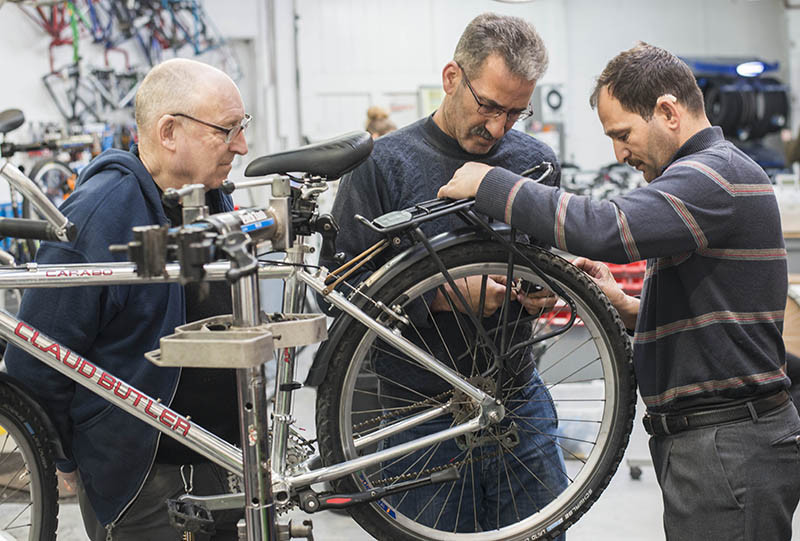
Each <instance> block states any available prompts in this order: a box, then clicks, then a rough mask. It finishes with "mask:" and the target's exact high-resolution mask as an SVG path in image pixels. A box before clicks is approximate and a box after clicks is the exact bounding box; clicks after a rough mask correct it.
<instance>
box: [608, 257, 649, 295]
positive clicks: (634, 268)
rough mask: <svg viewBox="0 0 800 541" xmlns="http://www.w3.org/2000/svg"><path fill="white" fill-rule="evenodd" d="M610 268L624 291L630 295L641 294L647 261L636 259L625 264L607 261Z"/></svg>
mask: <svg viewBox="0 0 800 541" xmlns="http://www.w3.org/2000/svg"><path fill="white" fill-rule="evenodd" d="M606 265H608V270H610V271H611V274H613V275H614V279H615V280H616V281H617V283H618V284H619V286H620V287H621V288H622V291H624V292H625V293H627V294H628V295H641V294H642V284H643V282H644V271H645V269H646V268H647V261H645V260H642V261H634V262H633V263H626V264H624V265H616V264H614V263H606Z"/></svg>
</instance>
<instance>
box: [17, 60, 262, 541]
mask: <svg viewBox="0 0 800 541" xmlns="http://www.w3.org/2000/svg"><path fill="white" fill-rule="evenodd" d="M249 121H250V117H249V115H247V114H245V112H244V105H243V103H242V98H241V95H240V94H239V90H238V89H237V87H236V84H235V83H234V82H233V81H232V80H231V79H230V77H228V76H227V75H226V74H225V73H223V72H222V71H220V70H218V69H216V68H213V67H211V66H208V65H206V64H203V63H200V62H196V61H193V60H187V59H173V60H169V61H166V62H164V63H162V64H160V65H158V66H156V67H155V68H153V69H152V70H151V71H150V73H149V74H148V75H147V76H146V77H145V79H144V80H143V81H142V84H141V86H140V88H139V91H138V93H137V96H136V125H137V128H138V132H139V145H138V147H136V146H134V147H133V148H132V149H131V151H130V152H125V151H122V150H115V149H112V150H108V151H106V152H104V153H103V154H101V155H100V156H98V157H97V158H96V159H95V160H94V161H93V162H92V163H91V164H89V166H87V167H86V169H85V170H84V171H83V172H82V173H81V176H80V178H79V179H78V187H77V189H76V190H75V192H74V193H73V194H72V195H71V196H70V197H69V199H67V200H66V201H65V202H64V204H63V205H62V207H61V210H62V212H63V213H64V214H65V215H66V216H67V217H68V218H69V219H70V220H71V221H72V222H73V223H75V224H76V225H77V227H78V234H77V236H76V238H75V240H74V241H72V242H70V243H69V244H58V243H48V242H45V243H42V245H41V247H40V248H39V253H38V254H37V261H38V262H39V263H58V264H66V263H93V262H102V261H114V260H118V259H119V258H120V257H121V256H119V255H112V254H111V253H110V251H109V249H108V247H109V245H112V244H120V243H127V242H128V241H130V240H132V232H131V229H132V228H133V227H134V226H141V225H151V224H159V225H163V224H170V225H179V224H180V223H181V211H180V209H179V208H178V209H170V208H165V207H164V205H163V204H162V202H161V194H162V193H163V191H164V190H166V189H167V188H177V187H180V186H182V185H184V184H189V183H192V184H196V183H201V184H203V185H204V186H205V187H206V190H207V191H206V201H207V204H208V205H209V207H210V208H211V210H212V212H222V211H227V210H232V208H233V205H232V202H231V199H230V197H229V196H227V195H224V194H223V193H222V192H221V191H220V190H219V187H220V185H221V184H222V182H223V181H224V180H225V179H226V178H227V176H228V173H229V172H230V169H231V162H232V161H233V159H234V157H235V156H236V155H237V154H239V155H243V154H246V153H247V143H246V141H245V138H244V129H245V128H246V127H247V124H248V122H249ZM219 285H220V286H223V287H224V284H219ZM198 293H199V292H198V291H197V289H194V288H193V286H186V287H185V288H184V287H183V286H181V285H179V284H151V285H134V286H130V285H117V286H105V287H80V288H61V289H32V290H28V291H27V292H26V293H25V296H24V298H23V302H22V308H21V310H20V318H21V319H22V320H24V321H26V322H27V323H29V324H31V325H33V326H34V327H36V328H37V329H39V330H41V331H42V332H43V333H45V334H46V335H48V336H50V337H51V338H53V339H54V340H56V341H58V342H60V343H61V344H64V345H66V346H67V347H69V348H70V349H71V350H72V351H73V352H74V353H76V354H78V355H81V356H83V357H85V358H87V359H89V360H91V361H93V362H94V363H96V364H97V365H98V366H99V367H101V368H103V369H106V370H108V371H109V373H111V374H114V375H115V376H116V377H118V378H120V379H121V380H124V381H125V382H127V383H129V384H130V385H131V386H133V387H135V388H137V389H140V390H141V391H142V392H144V393H147V394H148V395H150V396H152V397H154V398H160V399H161V400H162V401H163V402H164V403H167V404H170V406H171V407H172V408H173V409H175V410H176V411H178V412H180V413H181V414H183V415H191V417H192V420H193V421H194V422H197V423H198V424H200V425H201V426H203V427H205V428H207V429H209V430H211V431H213V432H215V433H217V434H219V435H221V436H222V437H224V438H226V439H228V440H229V441H231V442H234V443H236V442H237V441H238V437H239V434H238V423H237V421H236V419H237V413H236V380H235V373H234V371H233V370H203V369H191V368H184V369H179V368H159V367H156V366H154V365H152V364H151V363H149V362H148V361H146V360H145V358H144V353H145V352H147V351H150V350H153V349H156V348H158V343H159V339H160V338H161V337H162V336H165V335H167V334H170V333H171V332H172V331H173V329H174V328H175V327H176V326H178V325H181V324H183V323H185V322H186V321H192V320H196V319H200V318H202V317H207V316H209V315H213V314H219V313H225V312H228V311H230V294H229V292H227V291H225V290H222V289H215V288H213V287H212V289H211V290H210V294H207V295H199V294H198ZM6 364H7V366H8V370H9V372H10V373H11V374H12V375H14V376H15V377H17V378H19V379H20V380H22V381H24V382H27V383H28V384H29V385H30V387H31V388H32V389H33V390H34V392H35V393H36V394H37V395H38V397H39V399H40V401H41V402H42V404H43V405H44V406H45V408H46V409H47V411H48V413H49V414H50V415H51V417H52V419H53V420H54V422H55V424H56V427H57V428H58V431H59V434H60V437H61V439H62V443H63V447H64V451H65V455H66V460H62V461H60V462H59V463H58V464H57V466H58V469H59V471H60V472H61V475H62V477H63V478H64V479H65V481H66V482H67V483H68V484H70V485H72V486H76V487H77V489H78V495H79V500H80V504H81V511H82V513H83V517H84V523H85V526H86V530H87V533H88V535H89V537H90V538H91V539H92V540H103V539H115V540H117V539H120V540H137V541H138V540H141V539H178V538H179V536H180V534H179V532H177V531H175V530H174V529H172V527H171V526H170V525H169V517H168V514H167V511H166V506H165V500H166V499H168V498H174V497H177V496H178V495H180V494H182V493H183V492H184V491H185V490H186V489H185V486H186V484H190V485H193V491H194V493H195V494H200V495H202V494H213V493H220V492H224V491H225V490H227V488H228V483H227V479H226V473H225V472H224V471H223V470H222V469H221V468H219V467H218V466H216V465H214V464H211V463H210V462H208V461H207V460H205V459H203V458H202V457H200V456H199V455H197V454H195V453H193V452H191V451H188V450H186V449H185V448H183V447H182V446H180V445H179V444H178V443H176V442H174V440H172V439H171V438H161V437H160V435H159V433H158V432H157V431H156V430H155V429H153V428H150V427H148V426H147V425H145V424H144V423H142V422H141V421H139V420H137V419H135V418H134V417H133V416H131V415H130V414H128V413H125V412H123V411H122V410H120V409H119V408H116V407H114V406H111V405H109V404H108V403H107V402H105V401H104V400H103V399H102V398H100V397H98V396H96V395H94V394H92V393H90V392H89V391H87V390H85V389H84V388H83V387H80V386H77V385H76V384H75V383H74V382H72V380H69V379H68V378H66V377H64V376H62V375H60V374H58V373H57V372H55V371H54V370H52V369H51V368H49V367H46V366H45V365H43V364H41V363H38V362H36V361H35V360H34V359H31V358H29V356H28V355H27V354H26V353H23V352H22V351H21V350H19V349H15V348H9V351H8V353H7V355H6ZM120 392H123V390H122V389H120ZM128 392H130V390H129V391H128ZM240 514H241V513H238V512H236V513H229V515H226V514H220V515H219V516H215V518H216V519H218V524H217V531H218V535H217V536H216V537H215V539H223V538H231V539H236V528H235V526H236V521H237V520H238V516H237V515H240Z"/></svg>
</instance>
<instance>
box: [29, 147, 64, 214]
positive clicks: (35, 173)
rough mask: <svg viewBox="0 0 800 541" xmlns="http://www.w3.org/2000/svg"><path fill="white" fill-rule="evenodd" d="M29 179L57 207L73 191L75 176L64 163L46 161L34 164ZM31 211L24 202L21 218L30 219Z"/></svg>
mask: <svg viewBox="0 0 800 541" xmlns="http://www.w3.org/2000/svg"><path fill="white" fill-rule="evenodd" d="M30 177H31V180H33V181H34V182H35V183H36V185H37V186H39V188H41V190H42V191H43V192H44V194H45V195H46V196H47V197H48V198H49V199H50V201H52V202H53V204H54V205H55V206H59V205H60V204H61V203H62V202H63V201H64V199H66V198H67V197H68V196H69V194H71V193H72V191H73V190H74V189H75V178H76V177H77V174H76V173H75V172H74V171H73V170H72V169H71V168H70V166H69V165H67V164H66V163H64V162H60V161H58V160H49V159H48V160H41V161H38V162H36V164H35V165H34V166H33V169H31V175H30ZM31 210H32V209H31V205H30V202H28V201H25V202H24V206H23V210H22V213H23V217H24V218H31V217H32V215H31Z"/></svg>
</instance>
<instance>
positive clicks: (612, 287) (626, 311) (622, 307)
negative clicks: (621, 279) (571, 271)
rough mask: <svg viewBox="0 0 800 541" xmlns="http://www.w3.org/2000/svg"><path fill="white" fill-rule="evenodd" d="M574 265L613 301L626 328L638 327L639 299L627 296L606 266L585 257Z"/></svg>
mask: <svg viewBox="0 0 800 541" xmlns="http://www.w3.org/2000/svg"><path fill="white" fill-rule="evenodd" d="M572 264H573V265H575V266H576V267H578V268H579V269H581V270H583V271H584V272H585V273H586V274H588V275H589V276H591V277H592V279H593V280H594V281H595V283H596V284H597V285H598V286H599V287H600V289H601V290H602V291H603V293H605V294H606V297H608V300H609V301H611V304H612V305H614V308H616V309H617V312H619V315H620V317H621V318H622V322H623V323H624V324H625V327H626V328H628V329H633V328H634V327H636V317H637V316H638V315H639V299H637V298H636V297H631V296H630V295H626V294H625V292H624V291H622V288H621V287H619V284H617V281H616V280H615V279H614V275H613V274H611V271H610V270H609V268H608V267H607V266H606V265H605V264H603V263H600V262H597V261H592V260H591V259H586V258H585V257H577V258H575V259H574V260H573V261H572Z"/></svg>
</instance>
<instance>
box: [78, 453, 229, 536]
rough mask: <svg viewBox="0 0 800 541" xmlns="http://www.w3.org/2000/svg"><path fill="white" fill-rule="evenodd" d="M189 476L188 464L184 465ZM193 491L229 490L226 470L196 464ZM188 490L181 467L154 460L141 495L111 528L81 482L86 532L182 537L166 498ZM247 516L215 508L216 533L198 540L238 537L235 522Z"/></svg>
mask: <svg viewBox="0 0 800 541" xmlns="http://www.w3.org/2000/svg"><path fill="white" fill-rule="evenodd" d="M184 474H185V476H186V477H187V478H188V475H189V467H188V466H187V467H185V468H184ZM192 484H193V490H192V494H195V495H198V496H210V495H214V494H226V493H228V492H229V490H228V479H227V473H226V472H225V470H223V469H222V468H221V467H219V466H217V465H215V464H211V463H204V464H198V465H195V466H194V475H193V479H192ZM185 493H186V490H185V489H184V480H183V478H182V477H181V467H180V466H173V465H167V464H154V465H153V468H152V470H151V471H150V475H149V476H148V477H147V479H146V480H145V482H144V486H143V487H142V490H141V492H140V493H139V496H137V498H136V500H134V502H133V504H131V506H130V507H129V508H128V510H127V511H125V513H124V514H123V515H122V518H121V519H120V520H119V521H118V522H117V524H115V525H114V527H113V528H112V530H111V532H110V536H109V532H108V531H107V530H106V528H105V527H103V525H102V524H100V522H99V521H98V520H97V517H96V516H95V514H94V511H93V510H92V506H91V504H90V503H89V500H88V498H87V497H86V492H85V491H84V490H83V485H82V484H81V483H79V484H78V502H79V503H80V507H81V515H82V517H83V524H84V527H85V528H86V533H87V535H88V536H89V539H91V540H92V541H105V540H106V539H113V541H180V540H181V539H183V536H182V534H181V532H179V531H178V530H176V529H174V528H173V527H172V526H170V524H169V516H168V515H167V506H166V503H165V502H166V500H167V499H170V498H177V497H178V496H181V495H183V494H185ZM242 517H244V511H243V510H238V509H237V510H231V511H214V512H213V518H214V520H215V522H216V532H217V533H216V534H215V535H214V536H213V537H210V536H208V535H200V534H196V535H195V539H196V540H197V541H209V540H213V541H223V540H224V541H236V540H237V539H238V535H237V531H236V523H237V522H238V520H239V519H240V518H242Z"/></svg>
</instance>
